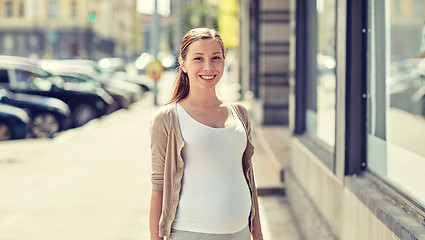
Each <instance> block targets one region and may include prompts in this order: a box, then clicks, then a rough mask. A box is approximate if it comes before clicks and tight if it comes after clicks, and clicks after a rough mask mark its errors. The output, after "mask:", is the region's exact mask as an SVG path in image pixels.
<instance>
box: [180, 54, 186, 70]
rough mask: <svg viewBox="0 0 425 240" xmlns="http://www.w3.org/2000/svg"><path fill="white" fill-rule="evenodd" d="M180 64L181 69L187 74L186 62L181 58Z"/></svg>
mask: <svg viewBox="0 0 425 240" xmlns="http://www.w3.org/2000/svg"><path fill="white" fill-rule="evenodd" d="M179 64H180V68H181V69H182V70H183V72H184V73H187V71H186V66H185V62H184V60H183V58H182V57H179Z"/></svg>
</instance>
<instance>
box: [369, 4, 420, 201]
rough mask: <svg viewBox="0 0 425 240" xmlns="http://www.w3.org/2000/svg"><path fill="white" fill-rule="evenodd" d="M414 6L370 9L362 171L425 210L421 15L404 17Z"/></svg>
mask: <svg viewBox="0 0 425 240" xmlns="http://www.w3.org/2000/svg"><path fill="white" fill-rule="evenodd" d="M415 6H418V4H417V3H416V1H397V0H387V1H372V3H371V4H370V9H371V11H370V13H371V15H370V17H369V19H370V20H369V21H370V22H369V26H370V30H371V31H370V34H369V40H368V41H369V43H368V44H369V48H368V49H369V52H368V58H369V61H368V62H370V63H371V64H370V65H369V66H368V67H369V71H368V72H369V77H368V95H369V98H368V129H367V131H368V168H369V169H370V170H371V171H372V172H374V173H376V174H378V175H380V176H381V177H383V178H385V179H386V180H388V181H390V182H391V183H393V185H394V186H397V187H398V188H400V189H402V191H404V192H405V193H406V194H408V195H410V196H411V197H412V198H414V199H416V201H418V202H420V203H422V204H425V185H424V184H423V182H424V177H423V176H424V175H423V174H424V173H425V24H424V20H425V18H424V16H425V15H416V14H412V12H410V11H404V10H405V9H414V7H415ZM424 6H425V5H422V8H423V9H421V12H425V9H424ZM400 9H403V10H402V11H400ZM406 36H409V37H406Z"/></svg>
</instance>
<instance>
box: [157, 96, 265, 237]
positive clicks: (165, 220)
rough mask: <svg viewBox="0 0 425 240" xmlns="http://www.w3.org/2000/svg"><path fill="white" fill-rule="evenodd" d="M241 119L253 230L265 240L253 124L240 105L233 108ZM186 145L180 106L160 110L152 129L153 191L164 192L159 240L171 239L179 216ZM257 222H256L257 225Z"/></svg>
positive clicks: (173, 104)
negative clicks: (256, 180) (255, 173)
mask: <svg viewBox="0 0 425 240" xmlns="http://www.w3.org/2000/svg"><path fill="white" fill-rule="evenodd" d="M231 106H232V107H233V108H234V110H235V111H236V113H237V115H238V117H239V118H240V119H241V121H242V123H243V125H244V127H245V130H246V133H247V136H248V144H247V147H246V149H245V152H244V153H243V156H242V166H243V171H244V174H245V178H246V180H247V183H248V186H249V188H250V191H251V202H252V207H251V215H250V228H251V231H253V229H254V228H256V230H257V232H258V239H262V234H261V227H260V217H259V216H257V217H256V218H254V216H255V215H256V214H257V215H258V195H257V189H256V186H255V182H254V173H253V169H252V165H251V164H252V156H253V154H254V146H253V145H252V141H251V124H250V121H249V116H248V111H247V110H246V109H245V108H244V107H243V106H242V105H239V104H231ZM183 146H184V141H183V138H182V135H181V132H180V126H179V122H178V117H177V104H176V103H172V104H168V105H165V106H163V107H161V108H160V109H159V110H158V112H157V113H156V114H155V117H154V119H153V121H152V125H151V154H152V176H151V177H152V190H154V191H162V192H163V204H162V213H161V218H160V220H159V236H162V237H164V236H166V237H169V236H170V232H171V225H172V223H173V221H174V218H175V216H176V211H177V206H178V203H179V199H180V189H181V187H182V186H181V183H182V177H183V170H184V161H183V158H182V156H181V150H182V148H183ZM254 220H255V222H254Z"/></svg>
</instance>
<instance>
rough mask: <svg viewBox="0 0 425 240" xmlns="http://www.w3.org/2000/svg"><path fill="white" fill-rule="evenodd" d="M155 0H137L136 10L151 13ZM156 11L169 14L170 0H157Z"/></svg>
mask: <svg viewBox="0 0 425 240" xmlns="http://www.w3.org/2000/svg"><path fill="white" fill-rule="evenodd" d="M154 2H155V0H137V11H139V12H141V13H148V14H152V13H153V11H154ZM158 13H159V14H160V15H164V16H167V15H170V0H158Z"/></svg>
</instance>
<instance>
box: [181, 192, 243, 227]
mask: <svg viewBox="0 0 425 240" xmlns="http://www.w3.org/2000/svg"><path fill="white" fill-rule="evenodd" d="M250 211H251V197H250V193H249V189H248V187H243V188H241V187H238V188H227V189H224V190H220V191H219V192H214V193H211V192H201V193H199V192H198V193H187V192H184V191H182V194H181V197H180V204H179V206H178V211H177V215H176V219H175V222H174V225H173V228H175V229H179V230H186V231H197V232H206V233H233V232H237V231H240V230H242V229H243V228H244V227H246V226H247V224H248V218H249V214H250Z"/></svg>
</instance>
